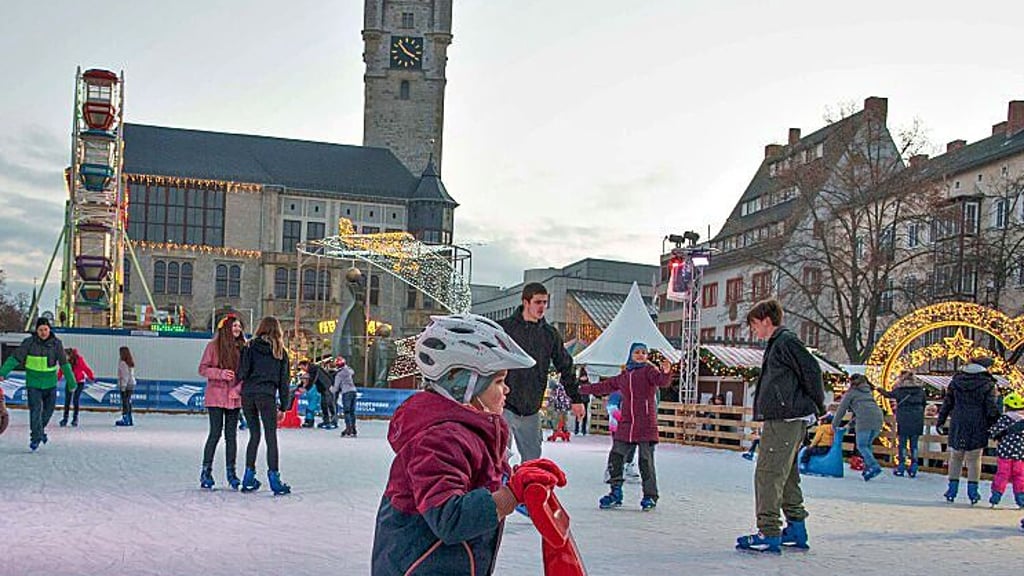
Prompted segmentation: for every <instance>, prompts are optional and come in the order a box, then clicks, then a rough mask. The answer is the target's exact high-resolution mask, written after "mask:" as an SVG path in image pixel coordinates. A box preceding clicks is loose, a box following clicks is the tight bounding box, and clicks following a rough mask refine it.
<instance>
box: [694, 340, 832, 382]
mask: <svg viewBox="0 0 1024 576" xmlns="http://www.w3.org/2000/svg"><path fill="white" fill-rule="evenodd" d="M701 348H703V349H704V350H707V351H708V352H709V353H711V354H713V355H714V356H715V357H716V358H718V359H719V360H721V362H722V364H725V365H726V366H728V367H729V368H760V367H761V360H762V359H763V358H764V350H762V349H761V348H743V347H740V346H721V345H718V344H705V345H703V346H701ZM814 358H815V359H816V360H817V361H818V366H819V367H821V371H822V372H823V373H825V374H840V375H842V374H844V372H843V371H842V370H840V369H838V368H836V367H835V366H832V365H831V364H829V363H828V362H825V361H824V360H822V359H821V358H818V357H817V356H815V357H814Z"/></svg>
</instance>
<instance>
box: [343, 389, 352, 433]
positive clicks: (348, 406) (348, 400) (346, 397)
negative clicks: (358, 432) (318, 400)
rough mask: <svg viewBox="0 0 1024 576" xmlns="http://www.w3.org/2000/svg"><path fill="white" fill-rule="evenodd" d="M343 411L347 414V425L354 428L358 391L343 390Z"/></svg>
mask: <svg viewBox="0 0 1024 576" xmlns="http://www.w3.org/2000/svg"><path fill="white" fill-rule="evenodd" d="M341 411H342V412H343V413H344V414H345V427H346V428H349V427H351V428H352V429H353V430H354V429H355V427H356V393H355V392H342V394H341Z"/></svg>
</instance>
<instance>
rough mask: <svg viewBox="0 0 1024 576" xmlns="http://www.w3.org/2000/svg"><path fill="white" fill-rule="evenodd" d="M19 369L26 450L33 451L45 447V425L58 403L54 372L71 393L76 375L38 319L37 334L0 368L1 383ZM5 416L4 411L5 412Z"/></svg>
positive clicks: (47, 323) (56, 340) (43, 320)
mask: <svg viewBox="0 0 1024 576" xmlns="http://www.w3.org/2000/svg"><path fill="white" fill-rule="evenodd" d="M19 365H24V366H25V389H26V392H27V393H28V410H29V427H30V429H31V435H30V437H29V444H28V446H29V448H31V449H32V450H36V449H37V448H39V444H40V443H42V444H46V441H47V440H48V438H47V437H46V425H47V424H48V423H49V422H50V417H51V416H53V408H54V406H56V403H57V369H58V368H59V369H61V370H63V371H64V379H65V380H66V381H67V389H68V390H69V391H74V389H75V388H76V387H77V386H78V383H77V382H75V373H74V371H73V370H72V369H71V364H69V363H68V359H67V355H66V354H65V353H64V345H63V344H61V341H60V339H59V338H57V337H56V336H54V335H53V332H52V331H51V329H50V321H49V320H48V319H46V318H43V317H40V318H39V319H38V320H37V321H36V332H35V334H33V335H32V336H29V337H28V338H26V339H25V340H24V341H23V342H22V343H21V346H18V349H17V350H15V351H14V354H11V356H10V358H8V359H7V361H6V362H4V364H3V366H0V381H3V379H4V378H6V377H7V375H8V374H10V373H11V371H12V370H14V369H15V368H17V367H18V366H19ZM4 412H6V410H4Z"/></svg>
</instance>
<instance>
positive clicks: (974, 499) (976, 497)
mask: <svg viewBox="0 0 1024 576" xmlns="http://www.w3.org/2000/svg"><path fill="white" fill-rule="evenodd" d="M967 498H968V499H970V501H971V506H974V505H975V504H977V503H978V502H980V501H981V494H979V493H978V483H977V482H970V481H968V482H967Z"/></svg>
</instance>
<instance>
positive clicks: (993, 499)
mask: <svg viewBox="0 0 1024 576" xmlns="http://www.w3.org/2000/svg"><path fill="white" fill-rule="evenodd" d="M1002 499H1003V495H1002V494H1000V493H999V492H996V491H992V495H991V496H989V497H988V503H989V504H991V505H992V507H993V508H995V507H996V506H998V505H999V501H1000V500H1002Z"/></svg>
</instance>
